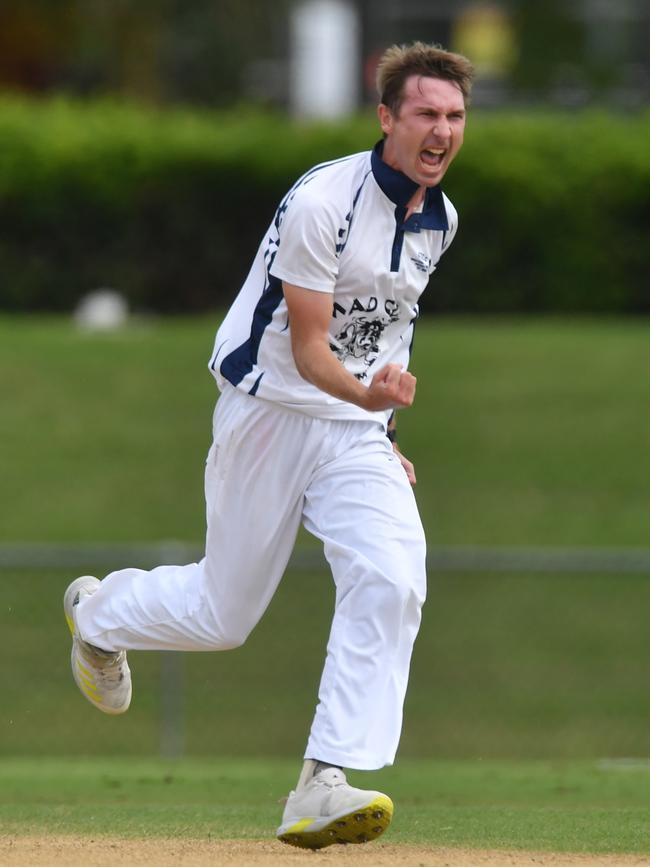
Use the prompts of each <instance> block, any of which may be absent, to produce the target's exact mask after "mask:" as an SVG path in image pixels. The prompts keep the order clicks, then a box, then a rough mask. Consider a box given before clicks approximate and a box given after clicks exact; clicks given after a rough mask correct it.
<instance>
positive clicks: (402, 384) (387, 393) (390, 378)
mask: <svg viewBox="0 0 650 867" xmlns="http://www.w3.org/2000/svg"><path fill="white" fill-rule="evenodd" d="M415 383H416V379H415V377H414V376H413V374H412V373H409V372H408V370H403V368H402V366H401V365H399V364H387V365H386V366H385V367H382V368H381V370H378V371H377V373H376V374H375V375H374V376H373V378H372V381H371V383H370V385H369V386H368V391H367V394H366V400H365V401H364V409H367V410H370V412H379V411H380V410H383V409H400V408H401V407H405V406H411V404H412V403H413V399H414V398H415Z"/></svg>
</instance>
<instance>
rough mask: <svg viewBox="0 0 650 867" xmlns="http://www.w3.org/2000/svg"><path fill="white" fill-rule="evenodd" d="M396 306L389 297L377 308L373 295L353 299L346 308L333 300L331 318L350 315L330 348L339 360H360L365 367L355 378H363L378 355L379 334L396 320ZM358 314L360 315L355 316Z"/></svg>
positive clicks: (397, 317) (397, 318) (397, 307)
mask: <svg viewBox="0 0 650 867" xmlns="http://www.w3.org/2000/svg"><path fill="white" fill-rule="evenodd" d="M398 309H399V306H398V304H397V302H396V301H394V300H393V299H391V298H388V299H386V301H384V303H383V309H380V307H379V303H378V300H377V298H376V297H375V296H374V295H372V296H371V297H370V298H369V299H368V300H367V301H365V302H362V301H360V300H359V299H358V298H355V299H354V301H353V302H352V304H351V305H350V307H349V309H347V310H346V308H345V307H343V305H342V304H339V303H338V302H335V304H334V311H333V318H334V319H336V318H337V316H340V315H347V316H348V317H352V318H348V319H347V321H346V322H345V324H343V325H342V327H341V328H340V330H339V331H338V332H337V333H336V334H335V336H334V339H333V340H332V341H331V343H330V349H331V350H332V352H334V354H335V355H336V356H337V358H338V359H339V361H341V362H342V363H345V361H346V360H347V359H349V358H354V359H358V360H361V361H363V364H364V367H365V369H364V370H363V371H361V372H359V373H356V374H355V376H356V377H357V379H365V377H366V376H367V373H368V368H369V367H370V365H371V364H372V363H373V362H374V361H375V360H376V359H377V357H378V356H379V352H380V348H379V341H380V340H381V336H382V334H383V332H384V329H385V328H386V327H387V326H388V325H390V324H391V323H393V322H397V321H398V320H399V314H398ZM358 313H362V314H363V315H355V314H358ZM373 314H375V315H373Z"/></svg>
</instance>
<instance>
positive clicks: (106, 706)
mask: <svg viewBox="0 0 650 867" xmlns="http://www.w3.org/2000/svg"><path fill="white" fill-rule="evenodd" d="M99 584H100V581H99V580H98V579H97V578H93V577H91V576H90V575H84V576H83V577H82V578H77V579H76V581H73V582H72V584H70V586H69V587H68V589H67V590H66V591H65V594H64V596H63V611H64V613H65V619H66V620H67V622H68V627H69V628H70V632H71V634H72V655H71V657H70V662H71V664H72V676H73V677H74V679H75V683H76V684H77V686H78V687H79V689H80V690H81V692H82V693H83V695H84V696H85V697H86V698H87V699H88V701H89V702H90V703H91V704H94V705H95V707H97V708H99V710H101V711H103V712H104V713H110V714H118V713H124V712H125V711H126V710H128V708H129V704H130V703H131V672H130V670H129V666H128V664H127V661H126V651H125V650H121V651H119V652H116V653H111V652H110V651H107V650H100V648H99V647H94V646H93V645H92V644H88V642H87V641H84V640H83V639H82V638H81V636H80V635H79V633H78V632H77V626H76V624H75V619H74V609H75V605H76V604H77V603H78V602H79V600H80V598H81V597H82V596H90V595H92V594H93V593H94V592H95V591H96V590H97V588H98V587H99Z"/></svg>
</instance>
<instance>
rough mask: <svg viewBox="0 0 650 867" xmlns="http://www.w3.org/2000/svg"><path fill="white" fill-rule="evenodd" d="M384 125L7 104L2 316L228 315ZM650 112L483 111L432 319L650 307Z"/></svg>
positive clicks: (471, 142)
mask: <svg viewBox="0 0 650 867" xmlns="http://www.w3.org/2000/svg"><path fill="white" fill-rule="evenodd" d="M377 137H378V133H377V125H376V122H375V120H374V118H373V117H371V116H364V117H359V118H356V119H354V120H353V121H350V122H348V123H345V124H337V125H313V124H311V125H300V124H298V123H295V122H292V121H289V120H287V119H286V118H284V117H281V116H268V115H260V114H257V113H251V112H247V111H239V112H231V113H227V114H212V113H196V112H187V111H182V110H169V111H164V112H155V111H152V110H144V109H142V108H138V107H134V106H124V105H118V104H112V103H100V104H98V103H73V102H69V101H66V100H61V99H59V100H54V101H45V102H36V101H22V100H19V99H14V98H9V97H5V98H3V99H2V100H0V226H1V230H0V275H1V280H0V307H2V308H3V309H6V310H27V309H32V310H69V309H70V308H71V307H72V306H73V305H74V303H75V302H76V300H77V299H78V298H79V297H80V296H82V295H83V294H85V293H86V292H87V291H88V290H90V289H93V288H97V287H100V286H112V287H114V288H118V289H120V290H121V291H122V292H124V293H125V294H126V295H127V296H128V297H129V299H130V300H131V303H132V305H133V306H134V307H135V308H137V309H154V310H160V311H170V312H171V311H184V310H200V309H205V308H211V307H217V306H221V305H223V304H224V303H226V302H227V301H229V300H230V299H231V298H232V297H233V295H234V293H235V292H236V290H237V288H238V286H239V285H240V283H241V280H242V278H243V277H244V276H245V273H246V271H247V269H248V266H249V264H250V262H251V260H252V257H253V255H254V252H255V250H256V248H257V245H258V243H259V241H260V239H261V236H262V233H263V232H264V229H265V228H266V226H267V225H268V222H269V220H270V218H271V216H272V214H273V212H274V210H275V206H276V204H277V201H278V200H279V198H280V197H281V196H282V194H283V193H284V191H285V190H286V189H287V187H288V186H289V185H290V184H291V183H292V182H293V180H294V179H295V178H296V177H297V176H298V175H299V174H300V173H301V172H303V171H304V170H305V169H307V168H309V167H310V166H311V165H313V164H314V163H317V162H320V161H322V160H325V159H330V158H334V157H337V156H340V155H342V154H345V153H350V152H354V151H358V150H364V149H366V148H368V147H369V146H371V145H372V143H373V142H374V141H375V140H376V138H377ZM649 142H650V113H646V114H643V115H640V116H639V115H637V116H626V115H613V114H605V113H600V114H598V113H581V114H570V113H566V114H561V113H553V114H550V113H548V114H546V113H535V114H533V113H512V112H511V113H489V114H483V113H480V112H478V111H476V112H473V113H472V114H471V115H470V119H469V124H468V129H467V136H466V144H465V147H464V148H463V151H462V152H461V154H460V156H459V157H458V159H457V161H456V163H455V164H454V166H453V167H452V169H451V170H450V172H449V175H448V177H447V178H446V180H445V184H444V187H445V190H446V191H447V193H448V194H449V196H450V197H451V199H452V201H454V203H455V204H456V206H457V207H458V209H459V211H460V217H461V228H460V232H459V237H458V240H457V242H456V243H455V244H454V245H453V246H452V248H451V250H450V252H449V253H448V254H447V255H446V256H445V258H444V259H443V262H442V263H441V266H440V269H439V271H438V273H437V274H436V277H435V280H434V284H433V285H432V291H430V292H429V293H427V295H426V296H425V297H426V301H425V304H424V309H425V310H427V309H428V310H432V309H437V310H463V311H469V310H478V311H483V310H485V311H488V310H489V311H515V310H523V311H538V310H539V311H616V312H638V311H646V312H647V311H650V290H649V289H648V286H649V283H650V280H649V278H648V266H647V262H648V257H647V255H646V245H647V239H648V238H649V237H650V205H649V202H650V146H649V144H648V143H649Z"/></svg>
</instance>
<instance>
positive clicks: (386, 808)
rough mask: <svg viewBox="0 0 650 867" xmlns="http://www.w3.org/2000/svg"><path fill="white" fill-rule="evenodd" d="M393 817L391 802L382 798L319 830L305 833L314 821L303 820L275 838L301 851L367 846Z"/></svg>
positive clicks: (384, 797)
mask: <svg viewBox="0 0 650 867" xmlns="http://www.w3.org/2000/svg"><path fill="white" fill-rule="evenodd" d="M392 818H393V802H392V801H391V799H390V798H389V797H387V796H386V795H381V796H380V797H378V798H375V799H374V800H373V801H371V802H370V804H368V806H367V807H364V808H363V809H361V810H355V811H354V812H353V813H348V814H346V815H345V816H340V817H339V818H337V819H333V820H332V821H331V822H330V823H329V824H327V825H325V827H324V828H320V829H319V830H318V831H309V830H308V828H309V826H310V825H311V824H313V821H314V820H313V819H307V820H304V819H303V820H302V821H300V822H297V823H296V824H295V825H293V827H291V828H289V829H288V830H287V831H285V832H284V833H283V834H280V835H278V840H281V841H282V842H283V843H288V844H289V846H298V847H299V848H301V849H323V848H324V847H325V846H332V845H334V844H336V843H339V844H347V843H369V842H370V841H371V840H376V839H377V837H379V836H380V835H381V834H383V833H384V831H385V830H386V828H387V827H388V826H389V825H390V822H391V819H392Z"/></svg>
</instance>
